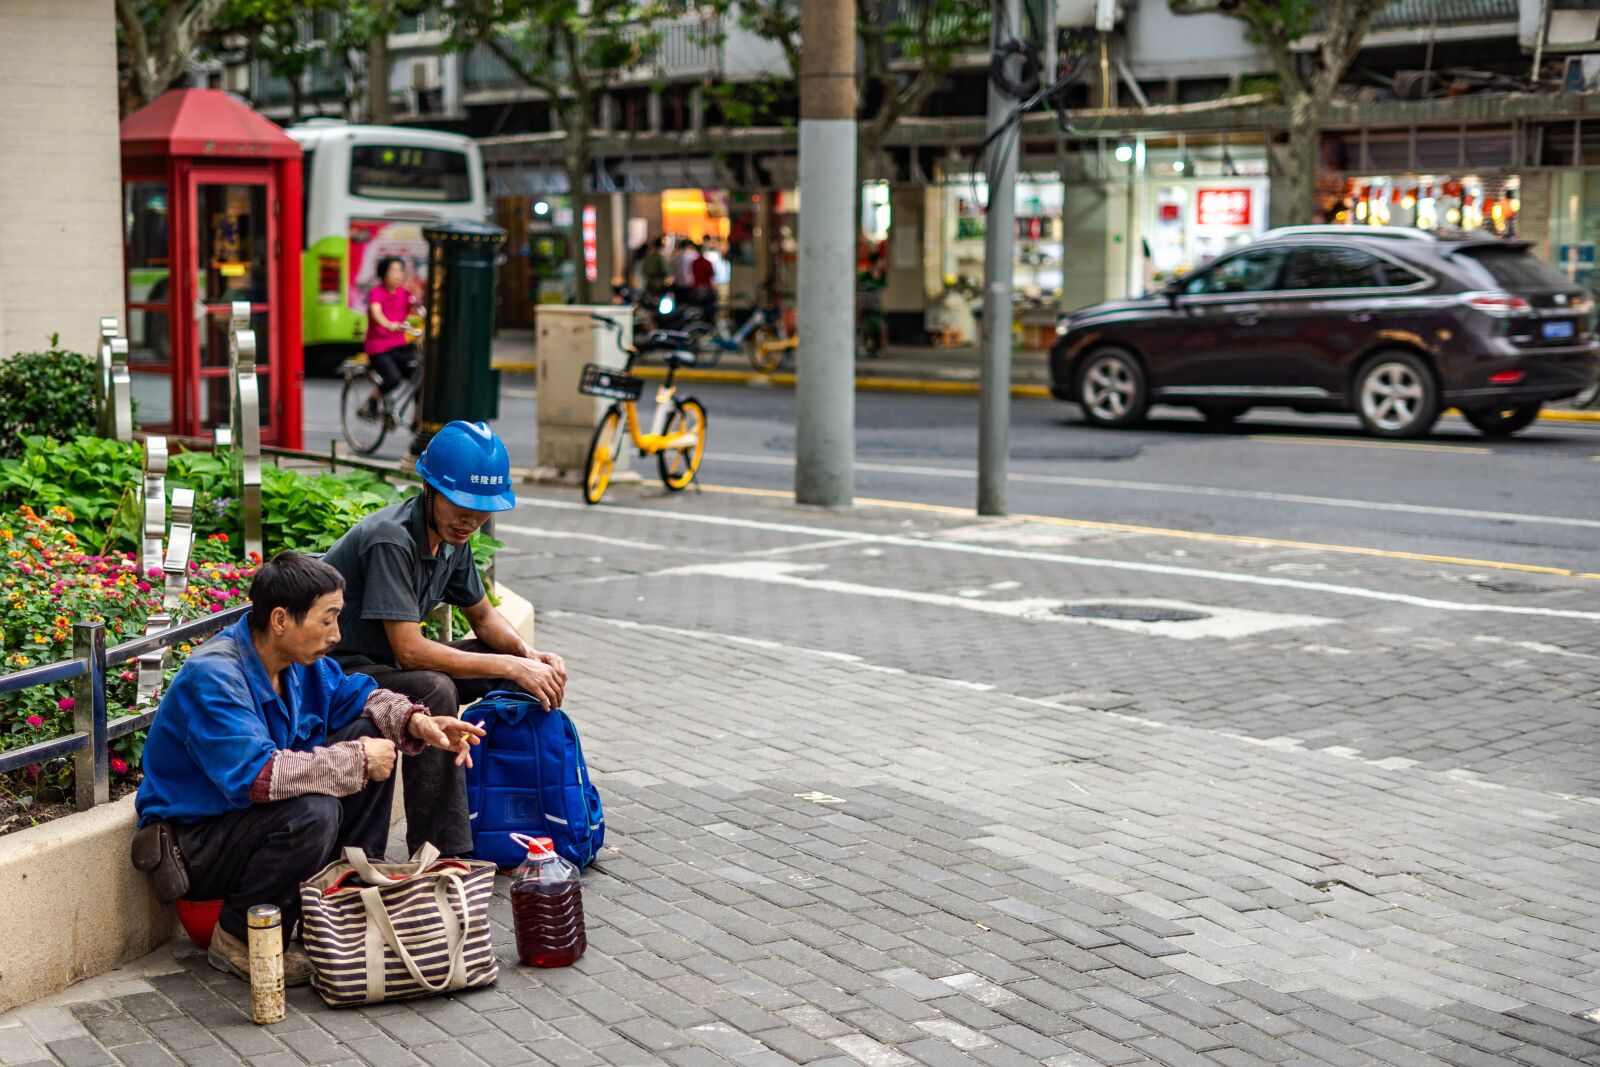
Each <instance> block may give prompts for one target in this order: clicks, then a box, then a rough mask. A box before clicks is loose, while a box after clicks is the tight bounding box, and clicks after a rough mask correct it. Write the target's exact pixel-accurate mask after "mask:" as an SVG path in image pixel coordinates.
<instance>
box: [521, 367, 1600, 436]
mask: <svg viewBox="0 0 1600 1067" xmlns="http://www.w3.org/2000/svg"><path fill="white" fill-rule="evenodd" d="M494 366H495V369H496V370H503V371H510V372H511V373H513V374H533V373H536V372H537V365H536V364H533V363H513V362H504V363H496V364H495V365H494ZM634 373H635V374H637V375H638V376H639V377H641V378H645V379H648V380H650V381H661V380H663V379H664V378H666V376H667V374H666V371H664V370H662V369H661V368H659V367H639V368H636V369H635V370H634ZM677 379H678V381H680V382H709V383H711V384H714V385H751V386H766V387H769V388H774V389H793V388H794V381H795V377H794V375H793V374H791V373H787V372H785V373H779V374H758V373H757V372H755V371H742V370H681V371H679V372H678V375H677ZM856 391H857V392H860V393H924V394H937V395H941V396H978V395H979V394H980V392H981V390H980V388H979V386H978V383H977V382H940V381H930V380H926V379H922V378H870V377H869V378H857V379H856ZM1011 395H1012V396H1017V397H1028V398H1030V399H1037V400H1048V399H1050V387H1049V386H1047V385H1035V384H1024V383H1018V384H1014V385H1012V386H1011ZM1446 414H1453V415H1459V414H1460V412H1459V411H1457V410H1456V409H1455V408H1451V409H1450V410H1449V411H1447V412H1446ZM1545 420H1549V421H1551V422H1600V411H1542V412H1540V413H1539V421H1541V422H1543V421H1545Z"/></svg>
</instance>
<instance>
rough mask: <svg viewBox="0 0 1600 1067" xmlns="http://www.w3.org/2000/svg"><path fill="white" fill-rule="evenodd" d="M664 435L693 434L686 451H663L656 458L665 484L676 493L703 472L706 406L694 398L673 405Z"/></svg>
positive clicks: (670, 449) (676, 449)
mask: <svg viewBox="0 0 1600 1067" xmlns="http://www.w3.org/2000/svg"><path fill="white" fill-rule="evenodd" d="M663 432H665V433H668V434H678V433H692V434H694V444H692V445H689V446H687V447H685V448H668V449H663V450H662V451H661V452H659V453H657V454H656V463H657V464H658V465H659V466H660V468H661V481H662V484H664V485H665V486H666V487H667V489H669V490H670V491H672V492H674V493H675V492H677V491H678V490H679V489H682V488H683V487H684V486H686V485H688V484H689V483H690V482H692V481H694V475H695V472H696V471H698V470H699V469H700V458H701V457H702V456H704V455H705V454H706V409H705V405H703V404H701V403H700V401H698V400H696V399H695V398H694V397H692V396H686V397H684V398H683V399H682V400H678V401H674V402H673V405H672V414H671V415H668V416H667V426H666V429H665V431H663Z"/></svg>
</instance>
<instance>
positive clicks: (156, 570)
mask: <svg viewBox="0 0 1600 1067" xmlns="http://www.w3.org/2000/svg"><path fill="white" fill-rule="evenodd" d="M163 573H164V572H163V571H162V570H161V568H160V567H151V568H150V570H149V573H148V576H149V577H151V578H160V577H161V576H162V575H163Z"/></svg>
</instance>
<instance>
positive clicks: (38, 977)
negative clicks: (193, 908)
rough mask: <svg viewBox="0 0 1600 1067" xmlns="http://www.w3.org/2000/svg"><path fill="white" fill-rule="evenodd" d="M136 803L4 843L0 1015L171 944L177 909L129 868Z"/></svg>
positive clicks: (0, 857) (0, 843) (0, 856)
mask: <svg viewBox="0 0 1600 1067" xmlns="http://www.w3.org/2000/svg"><path fill="white" fill-rule="evenodd" d="M133 831H134V811H133V797H131V796H128V797H124V798H123V799H121V800H119V801H117V802H116V803H114V804H104V805H101V806H100V807H98V808H95V809H93V810H92V811H85V812H79V813H77V814H75V815H69V816H67V817H65V818H62V819H56V820H55V821H53V822H47V823H44V824H43V825H40V826H33V827H29V828H28V829H26V830H18V831H17V832H15V833H11V834H7V835H5V836H4V837H0V898H3V899H4V900H5V902H6V906H5V907H4V908H0V946H4V952H3V953H0V1012H3V1011H6V1010H8V1009H10V1008H14V1007H18V1006H19V1005H23V1004H28V1003H31V1002H33V1001H35V1000H39V999H41V998H43V997H47V996H50V995H51V994H52V993H58V992H60V991H61V990H63V989H65V988H67V987H68V986H70V985H72V984H73V983H74V982H81V981H82V980H83V979H85V978H92V977H94V976H95V975H97V974H101V973H103V972H105V971H108V970H110V969H111V968H113V967H117V966H119V965H121V964H124V963H127V962H129V961H130V960H136V959H138V958H139V957H140V956H143V955H144V954H145V953H147V952H149V951H151V950H152V949H154V948H155V947H156V946H157V945H160V944H161V943H162V942H164V941H166V940H167V939H168V938H170V937H171V936H172V934H173V932H174V927H175V925H176V923H175V919H176V912H174V911H173V909H172V905H170V904H162V903H161V902H160V901H158V900H156V898H155V894H154V893H152V892H151V891H150V882H149V879H148V878H146V877H145V876H144V875H143V874H141V873H140V872H139V871H136V870H134V868H133V864H132V863H131V862H129V860H128V851H129V847H130V845H131V844H132V842H133Z"/></svg>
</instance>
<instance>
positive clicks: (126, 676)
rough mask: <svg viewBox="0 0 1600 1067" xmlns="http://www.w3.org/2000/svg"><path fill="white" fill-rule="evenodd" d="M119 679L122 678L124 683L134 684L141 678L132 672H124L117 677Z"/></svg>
mask: <svg viewBox="0 0 1600 1067" xmlns="http://www.w3.org/2000/svg"><path fill="white" fill-rule="evenodd" d="M117 677H118V678H121V679H122V680H123V681H124V682H132V681H135V680H137V679H138V677H139V676H138V675H137V674H135V673H133V672H132V671H123V672H122V673H121V674H119V675H117Z"/></svg>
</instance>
